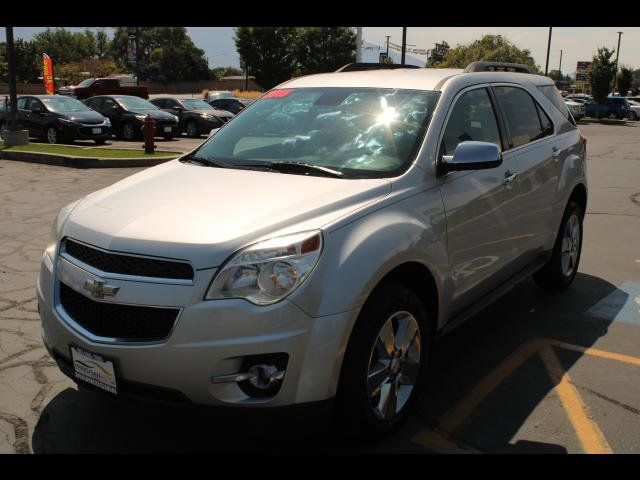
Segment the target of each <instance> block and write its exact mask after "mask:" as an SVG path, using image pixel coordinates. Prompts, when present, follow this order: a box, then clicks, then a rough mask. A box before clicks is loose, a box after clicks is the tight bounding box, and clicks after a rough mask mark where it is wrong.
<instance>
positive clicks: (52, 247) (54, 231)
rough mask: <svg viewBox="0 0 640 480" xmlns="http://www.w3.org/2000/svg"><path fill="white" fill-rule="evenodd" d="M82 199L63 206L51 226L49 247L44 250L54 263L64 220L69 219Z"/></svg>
mask: <svg viewBox="0 0 640 480" xmlns="http://www.w3.org/2000/svg"><path fill="white" fill-rule="evenodd" d="M80 200H82V199H78V200H76V201H75V202H72V203H70V204H69V205H67V206H66V207H62V208H61V209H60V212H59V213H58V216H57V217H56V219H55V221H54V222H53V225H52V226H51V232H50V233H49V241H48V242H47V247H46V248H45V249H44V252H45V253H46V254H47V255H48V256H49V258H50V259H51V262H52V263H53V262H54V260H55V258H56V251H57V250H58V242H59V240H60V231H61V230H62V226H63V225H64V222H66V221H67V218H69V215H70V214H71V212H72V211H73V209H74V208H76V205H77V204H78V203H79V202H80Z"/></svg>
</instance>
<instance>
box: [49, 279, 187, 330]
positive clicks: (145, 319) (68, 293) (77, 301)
mask: <svg viewBox="0 0 640 480" xmlns="http://www.w3.org/2000/svg"><path fill="white" fill-rule="evenodd" d="M60 304H61V305H62V308H64V309H65V311H66V312H67V314H68V315H69V316H70V317H71V318H72V319H73V321H74V322H76V323H77V324H78V325H80V326H81V327H82V328H84V329H85V330H87V331H88V332H90V333H91V334H93V335H96V336H98V337H108V338H117V339H118V340H123V341H138V342H142V341H157V340H163V339H165V338H167V337H168V336H169V333H171V329H172V328H173V324H174V323H175V321H176V318H177V317H178V312H179V310H178V309H177V308H156V307H139V306H133V305H120V304H116V303H104V302H96V301H94V300H91V299H90V298H87V297H85V296H84V295H82V294H80V293H78V292H76V291H75V290H74V289H72V288H71V287H69V286H67V285H65V284H64V283H60Z"/></svg>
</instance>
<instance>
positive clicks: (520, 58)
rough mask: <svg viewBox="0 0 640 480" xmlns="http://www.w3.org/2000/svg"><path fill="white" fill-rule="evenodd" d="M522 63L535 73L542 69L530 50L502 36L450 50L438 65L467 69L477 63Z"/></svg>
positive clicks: (486, 36) (487, 37)
mask: <svg viewBox="0 0 640 480" xmlns="http://www.w3.org/2000/svg"><path fill="white" fill-rule="evenodd" d="M480 60H485V61H491V62H508V63H522V64H525V65H528V66H529V67H531V68H532V69H533V70H534V71H536V72H539V71H540V69H539V68H538V66H537V65H536V62H535V60H534V59H533V57H532V56H531V51H530V50H528V49H521V48H518V47H517V46H516V45H514V44H513V43H511V42H510V41H509V40H507V39H506V38H504V37H503V36H502V35H485V36H484V37H482V38H480V39H479V40H476V41H475V42H472V43H470V44H468V45H458V46H456V47H455V48H452V49H450V50H449V51H448V52H447V53H446V55H445V57H444V60H443V61H442V62H440V64H439V65H438V66H439V67H444V68H465V67H466V66H467V65H469V64H470V63H472V62H475V61H480Z"/></svg>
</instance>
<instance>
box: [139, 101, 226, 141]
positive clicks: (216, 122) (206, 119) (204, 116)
mask: <svg viewBox="0 0 640 480" xmlns="http://www.w3.org/2000/svg"><path fill="white" fill-rule="evenodd" d="M150 101H151V103H153V104H154V105H155V106H157V107H158V108H161V109H163V110H164V111H166V112H169V113H172V114H174V115H175V116H177V117H178V118H179V123H178V130H179V132H186V133H187V135H188V136H189V137H198V136H200V135H202V134H207V133H209V132H210V131H211V130H213V129H214V128H220V127H221V126H222V125H224V124H225V123H226V122H228V121H229V120H230V119H231V118H233V113H230V112H227V111H225V110H220V109H216V108H213V107H212V106H210V105H209V104H208V103H207V102H205V101H204V100H200V99H198V98H175V97H156V98H154V99H152V100H150Z"/></svg>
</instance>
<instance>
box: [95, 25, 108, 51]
mask: <svg viewBox="0 0 640 480" xmlns="http://www.w3.org/2000/svg"><path fill="white" fill-rule="evenodd" d="M110 43H111V42H110V40H109V35H107V32H106V31H105V29H104V28H101V29H99V30H98V31H97V32H96V55H97V56H98V58H100V59H106V58H107V57H109V56H110V50H109V46H110Z"/></svg>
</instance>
